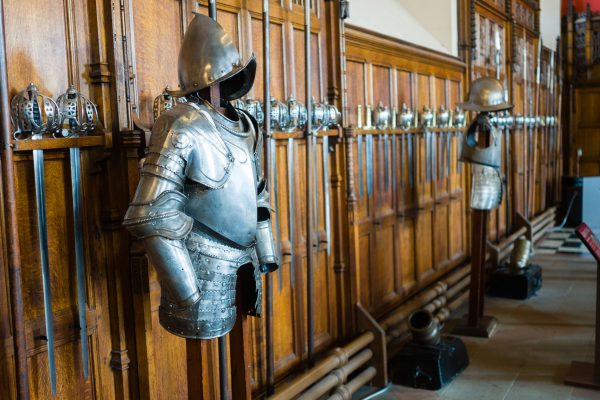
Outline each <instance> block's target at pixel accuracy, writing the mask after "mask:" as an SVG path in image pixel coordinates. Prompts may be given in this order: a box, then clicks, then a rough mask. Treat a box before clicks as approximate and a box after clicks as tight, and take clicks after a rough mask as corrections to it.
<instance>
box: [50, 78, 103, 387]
mask: <svg viewBox="0 0 600 400" xmlns="http://www.w3.org/2000/svg"><path fill="white" fill-rule="evenodd" d="M57 105H58V108H59V111H60V113H61V120H60V123H59V129H62V130H63V132H66V134H64V136H70V137H76V136H80V135H85V134H89V133H91V132H93V131H94V130H95V129H96V126H97V121H98V111H97V109H96V105H95V104H94V103H92V102H91V101H90V100H88V99H86V98H85V97H83V96H82V95H81V94H80V93H79V92H77V90H76V89H75V87H73V86H71V87H70V88H69V89H68V90H67V92H66V93H65V94H63V95H61V96H59V97H58V99H57ZM69 154H70V160H71V192H72V194H73V225H74V226H73V228H74V234H75V235H74V236H75V266H76V268H75V271H76V275H77V302H78V309H79V328H80V331H79V335H80V339H81V359H82V363H83V376H84V378H85V379H87V378H88V376H89V369H88V364H89V361H88V357H89V345H88V335H87V317H86V315H87V308H86V298H87V295H86V287H85V265H84V255H83V215H82V210H81V150H80V149H79V148H78V147H72V148H71V149H69Z"/></svg>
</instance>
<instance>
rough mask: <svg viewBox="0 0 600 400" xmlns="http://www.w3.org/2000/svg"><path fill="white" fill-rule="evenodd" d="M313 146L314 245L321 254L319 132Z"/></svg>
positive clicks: (313, 140) (314, 136) (313, 136)
mask: <svg viewBox="0 0 600 400" xmlns="http://www.w3.org/2000/svg"><path fill="white" fill-rule="evenodd" d="M312 146H313V152H312V153H313V210H314V212H315V226H314V230H315V231H314V235H315V240H314V242H313V245H314V247H315V249H316V251H317V254H318V253H319V179H318V178H319V174H318V172H319V171H318V157H317V132H315V133H314V134H313V135H312ZM316 267H317V270H318V269H319V263H318V262H317V263H316Z"/></svg>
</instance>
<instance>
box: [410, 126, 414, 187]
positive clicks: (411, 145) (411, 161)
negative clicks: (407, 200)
mask: <svg viewBox="0 0 600 400" xmlns="http://www.w3.org/2000/svg"><path fill="white" fill-rule="evenodd" d="M413 140H414V136H413V134H412V133H409V134H408V187H409V188H410V189H412V188H413V187H414V184H415V180H414V179H415V178H414V173H413V169H414V153H413Z"/></svg>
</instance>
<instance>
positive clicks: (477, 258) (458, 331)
mask: <svg viewBox="0 0 600 400" xmlns="http://www.w3.org/2000/svg"><path fill="white" fill-rule="evenodd" d="M488 214H489V211H488V210H473V211H472V220H471V221H472V227H473V229H472V232H471V284H470V287H469V313H468V315H467V317H466V318H464V317H463V319H462V320H461V322H460V324H459V325H458V326H457V327H456V328H454V330H453V332H452V333H454V334H455V335H461V336H475V337H483V338H490V337H491V336H492V335H493V334H494V331H495V329H496V326H497V325H498V320H497V319H496V318H495V317H491V316H484V312H483V311H484V295H485V249H486V243H487V219H488Z"/></svg>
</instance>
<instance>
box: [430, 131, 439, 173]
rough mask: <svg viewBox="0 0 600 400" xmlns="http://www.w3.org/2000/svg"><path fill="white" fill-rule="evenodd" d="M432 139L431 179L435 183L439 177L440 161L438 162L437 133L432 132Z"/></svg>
mask: <svg viewBox="0 0 600 400" xmlns="http://www.w3.org/2000/svg"><path fill="white" fill-rule="evenodd" d="M430 135H431V136H430V140H431V180H432V181H433V182H434V183H435V182H436V181H437V179H438V170H437V169H438V162H437V151H438V143H437V142H438V140H437V133H436V132H432V133H431V134H430Z"/></svg>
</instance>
